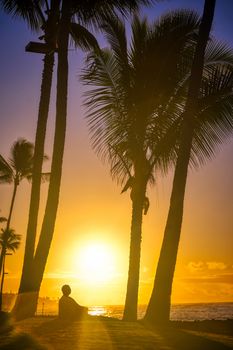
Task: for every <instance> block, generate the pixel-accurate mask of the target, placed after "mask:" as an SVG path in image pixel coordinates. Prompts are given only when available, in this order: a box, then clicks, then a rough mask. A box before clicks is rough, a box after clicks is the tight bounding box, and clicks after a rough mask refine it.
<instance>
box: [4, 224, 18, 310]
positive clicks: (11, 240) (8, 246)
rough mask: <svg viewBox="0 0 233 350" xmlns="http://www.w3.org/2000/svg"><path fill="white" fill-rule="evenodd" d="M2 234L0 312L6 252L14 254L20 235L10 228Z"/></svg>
mask: <svg viewBox="0 0 233 350" xmlns="http://www.w3.org/2000/svg"><path fill="white" fill-rule="evenodd" d="M1 231H2V233H1V234H0V246H1V256H3V266H2V278H1V286H0V311H2V293H3V284H4V276H5V259H6V255H7V251H11V252H13V253H14V252H15V251H16V250H17V249H18V248H19V245H20V240H21V235H19V234H16V233H15V231H14V230H13V229H11V228H8V229H7V228H5V229H1Z"/></svg>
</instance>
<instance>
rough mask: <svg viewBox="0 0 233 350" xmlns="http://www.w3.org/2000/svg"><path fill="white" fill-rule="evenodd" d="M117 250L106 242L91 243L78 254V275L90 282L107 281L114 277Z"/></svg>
mask: <svg viewBox="0 0 233 350" xmlns="http://www.w3.org/2000/svg"><path fill="white" fill-rule="evenodd" d="M115 254H116V252H115V251H114V249H113V247H112V246H110V245H107V244H105V243H89V244H86V245H84V246H83V247H82V249H80V250H79V252H78V255H76V264H75V265H76V267H77V272H78V276H79V278H80V279H82V280H83V281H85V282H88V283H94V284H96V283H101V282H107V281H109V280H111V279H113V278H114V274H115V269H116V266H115V265H116V261H115V260H116V258H115Z"/></svg>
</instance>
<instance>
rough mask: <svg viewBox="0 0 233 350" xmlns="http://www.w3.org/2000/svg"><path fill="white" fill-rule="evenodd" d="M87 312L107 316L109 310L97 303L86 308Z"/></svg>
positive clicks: (92, 314)
mask: <svg viewBox="0 0 233 350" xmlns="http://www.w3.org/2000/svg"><path fill="white" fill-rule="evenodd" d="M88 314H89V315H91V316H107V317H108V316H109V312H108V310H107V308H106V307H105V306H102V305H97V306H90V307H89V308H88Z"/></svg>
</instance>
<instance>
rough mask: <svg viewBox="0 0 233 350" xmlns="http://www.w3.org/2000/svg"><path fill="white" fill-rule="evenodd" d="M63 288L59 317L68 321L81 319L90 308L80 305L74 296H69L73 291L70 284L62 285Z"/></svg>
mask: <svg viewBox="0 0 233 350" xmlns="http://www.w3.org/2000/svg"><path fill="white" fill-rule="evenodd" d="M61 290H62V293H63V296H62V297H61V298H60V300H59V309H58V317H59V318H61V319H63V320H66V321H73V320H78V319H80V318H81V317H82V316H84V315H87V312H88V308H87V307H84V306H81V305H79V304H78V303H76V301H75V300H74V299H73V298H71V297H70V296H69V295H70V293H71V288H70V286H69V285H68V284H65V285H64V286H62V289H61Z"/></svg>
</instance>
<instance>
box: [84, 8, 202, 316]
mask: <svg viewBox="0 0 233 350" xmlns="http://www.w3.org/2000/svg"><path fill="white" fill-rule="evenodd" d="M198 25H199V21H198V16H197V15H196V14H195V13H194V12H188V11H177V12H174V13H170V14H168V15H165V16H163V17H162V18H160V19H159V20H158V21H156V22H155V23H154V24H153V25H149V24H148V23H147V21H146V20H145V19H144V20H142V21H140V20H139V19H138V17H135V18H134V21H133V23H132V33H133V34H132V40H131V43H130V44H129V45H127V39H126V33H125V27H124V25H123V23H121V22H120V21H118V20H114V19H113V20H108V22H107V23H106V24H105V25H104V29H105V34H106V37H107V39H108V42H109V45H110V50H102V51H101V52H99V53H98V54H95V53H94V54H91V55H90V56H89V57H88V60H87V64H88V66H87V68H86V69H85V70H84V72H83V75H82V80H83V81H84V83H86V84H87V85H88V86H89V89H88V91H87V93H86V101H85V105H86V107H87V108H88V110H87V118H88V122H89V127H90V132H91V135H92V144H93V148H94V150H95V151H96V152H97V154H99V155H100V156H101V157H103V158H105V159H107V160H108V161H109V163H110V165H111V175H112V177H113V178H115V179H116V180H117V181H118V182H119V183H120V184H125V185H124V187H123V190H122V192H124V191H126V190H127V189H130V191H131V200H132V221H131V242H130V256H129V271H128V284H127V294H126V302H125V310H124V320H136V318H137V301H138V287H139V272H140V251H141V238H142V217H143V211H144V214H146V212H147V210H148V207H149V200H148V198H147V196H146V191H147V186H148V184H149V183H153V182H154V175H155V170H156V168H157V167H162V168H163V170H164V171H166V169H167V167H168V165H169V163H170V162H171V161H174V159H175V155H176V139H177V132H178V131H179V128H178V126H179V123H177V120H176V118H174V117H175V116H176V115H177V113H178V111H177V110H176V108H177V99H178V96H179V93H178V90H179V88H178V83H180V81H181V78H182V79H183V78H184V73H185V74H186V75H187V73H188V72H187V69H185V68H184V67H183V71H182V72H181V70H180V69H178V68H179V62H180V61H181V60H182V59H183V60H185V58H188V57H189V56H190V49H191V48H192V46H193V42H194V41H195V37H196V31H197V28H198ZM127 47H130V49H129V50H128V49H127ZM167 47H170V51H169V52H168V51H167V50H166V48H167ZM181 73H182V74H181ZM90 86H91V87H93V88H90ZM181 87H182V84H181ZM180 90H182V88H181V89H180ZM175 93H176V94H177V97H176V100H175V99H172V96H173V95H174V94H175Z"/></svg>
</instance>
